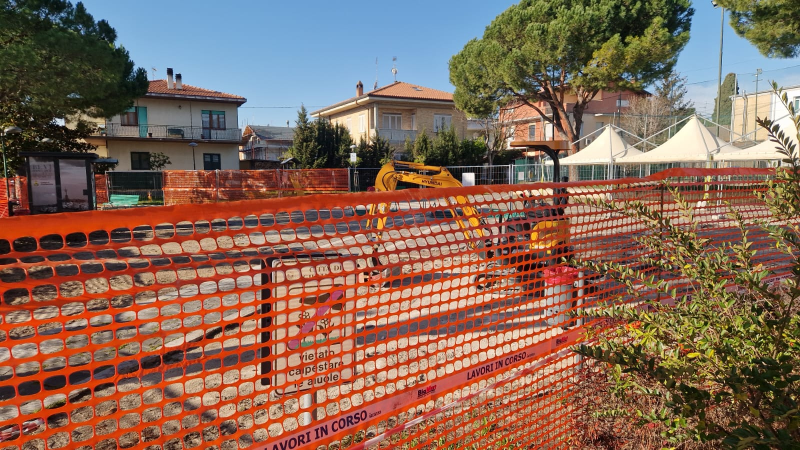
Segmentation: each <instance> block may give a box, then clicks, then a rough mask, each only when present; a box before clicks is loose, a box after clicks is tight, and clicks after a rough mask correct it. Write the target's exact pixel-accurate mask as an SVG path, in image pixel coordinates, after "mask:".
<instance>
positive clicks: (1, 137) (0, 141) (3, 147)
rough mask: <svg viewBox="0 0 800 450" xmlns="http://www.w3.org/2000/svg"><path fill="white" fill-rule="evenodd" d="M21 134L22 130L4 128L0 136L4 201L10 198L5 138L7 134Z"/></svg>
mask: <svg viewBox="0 0 800 450" xmlns="http://www.w3.org/2000/svg"><path fill="white" fill-rule="evenodd" d="M20 133H22V128H20V127H15V126H10V127H6V128H5V129H4V130H3V133H2V134H0V150H3V178H5V179H6V200H8V199H9V198H10V197H11V188H10V184H9V182H8V162H7V161H6V142H5V137H6V135H7V134H20Z"/></svg>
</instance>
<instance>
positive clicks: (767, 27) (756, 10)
mask: <svg viewBox="0 0 800 450" xmlns="http://www.w3.org/2000/svg"><path fill="white" fill-rule="evenodd" d="M717 4H718V5H719V6H721V7H723V8H726V9H728V10H730V15H731V19H730V23H731V26H732V27H733V29H734V30H735V31H736V33H737V34H738V35H739V36H742V37H743V38H745V39H747V40H748V41H750V43H751V44H753V45H755V46H756V48H758V51H760V52H761V54H762V55H764V56H766V57H768V58H794V57H796V56H798V55H800V22H798V20H797V18H798V17H800V4H798V3H797V1H795V0H769V1H763V0H717Z"/></svg>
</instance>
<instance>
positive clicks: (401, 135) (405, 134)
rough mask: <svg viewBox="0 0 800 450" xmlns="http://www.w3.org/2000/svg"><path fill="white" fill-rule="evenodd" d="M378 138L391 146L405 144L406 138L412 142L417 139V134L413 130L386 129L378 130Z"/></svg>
mask: <svg viewBox="0 0 800 450" xmlns="http://www.w3.org/2000/svg"><path fill="white" fill-rule="evenodd" d="M378 136H380V137H382V138H383V139H386V140H387V141H389V142H390V143H392V144H399V143H403V142H405V141H406V138H409V139H411V140H412V141H413V140H414V139H416V138H417V132H416V131H415V130H390V129H388V128H379V129H378Z"/></svg>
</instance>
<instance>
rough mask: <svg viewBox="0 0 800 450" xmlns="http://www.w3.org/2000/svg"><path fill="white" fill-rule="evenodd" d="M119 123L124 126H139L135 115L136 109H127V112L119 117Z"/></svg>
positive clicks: (137, 117)
mask: <svg viewBox="0 0 800 450" xmlns="http://www.w3.org/2000/svg"><path fill="white" fill-rule="evenodd" d="M119 123H120V124H121V125H125V126H136V125H139V116H138V115H137V114H136V107H135V106H134V107H133V108H128V110H127V111H125V112H124V113H122V114H120V115H119Z"/></svg>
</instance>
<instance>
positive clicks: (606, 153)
mask: <svg viewBox="0 0 800 450" xmlns="http://www.w3.org/2000/svg"><path fill="white" fill-rule="evenodd" d="M603 128H604V129H603V132H602V133H600V136H598V137H597V139H595V140H594V141H593V142H592V143H591V144H589V145H587V146H586V148H584V149H582V150H581V151H579V152H577V153H575V154H574V155H571V156H567V157H566V158H562V159H560V160H559V162H560V163H561V165H563V166H570V165H571V166H575V165H589V164H609V163H612V162H614V161H615V160H616V159H617V158H622V157H625V156H632V155H639V154H641V153H642V152H640V151H639V150H636V149H635V148H633V147H631V146H630V145H628V143H627V142H625V141H624V140H623V139H622V138H621V137H620V135H619V133H617V131H615V130H614V128H613V127H612V126H611V125H606V126H605V127H603ZM548 163H549V164H552V161H549V162H548Z"/></svg>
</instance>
